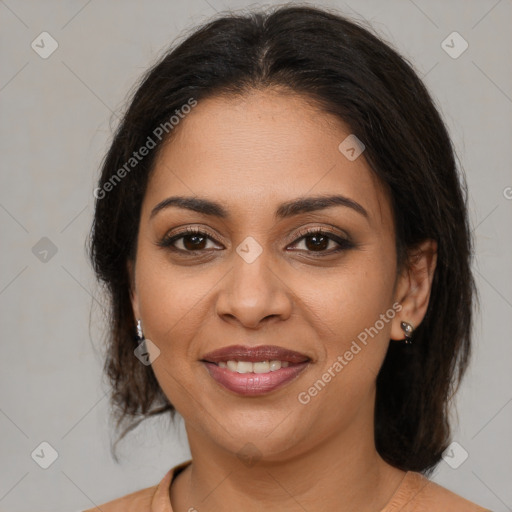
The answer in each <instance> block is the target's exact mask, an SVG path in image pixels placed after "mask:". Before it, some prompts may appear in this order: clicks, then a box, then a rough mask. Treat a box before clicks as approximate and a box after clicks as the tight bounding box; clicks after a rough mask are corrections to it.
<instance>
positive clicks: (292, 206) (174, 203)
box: [150, 195, 369, 219]
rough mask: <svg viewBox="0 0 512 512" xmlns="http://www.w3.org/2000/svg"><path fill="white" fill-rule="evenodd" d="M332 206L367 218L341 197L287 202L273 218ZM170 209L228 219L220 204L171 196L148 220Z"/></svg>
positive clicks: (360, 210)
mask: <svg viewBox="0 0 512 512" xmlns="http://www.w3.org/2000/svg"><path fill="white" fill-rule="evenodd" d="M333 206H345V207H347V208H351V209H352V210H354V211H356V212H357V213H359V214H361V215H362V216H363V217H365V218H366V219H368V218H369V215H368V212H367V211H366V210H365V209H364V208H363V206H361V205H360V204H359V203H357V202H356V201H354V200H353V199H350V198H348V197H345V196H342V195H328V196H312V197H300V198H298V199H294V200H292V201H287V202H285V203H282V204H280V205H279V207H278V208H277V210H276V212H275V214H274V217H275V218H276V219H285V218H288V217H293V216H294V215H298V214H300V213H308V212H314V211H318V210H323V209H325V208H331V207H333ZM170 207H176V208H183V209H187V210H192V211H194V212H197V213H201V214H203V215H211V216H214V217H219V218H221V219H228V218H229V216H230V215H229V212H228V211H227V210H226V209H225V208H224V207H223V206H222V205H221V204H220V203H217V202H215V201H212V200H210V199H204V198H198V197H183V196H173V197H168V198H167V199H164V200H163V201H161V202H160V203H158V204H157V205H156V206H155V207H154V208H153V209H152V210H151V214H150V218H152V217H154V216H155V215H156V214H157V213H159V212H161V211H162V210H165V209H167V208H170Z"/></svg>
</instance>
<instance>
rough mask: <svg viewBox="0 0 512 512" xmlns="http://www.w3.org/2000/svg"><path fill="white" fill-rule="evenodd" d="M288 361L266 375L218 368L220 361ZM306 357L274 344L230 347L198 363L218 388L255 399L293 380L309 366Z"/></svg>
mask: <svg viewBox="0 0 512 512" xmlns="http://www.w3.org/2000/svg"><path fill="white" fill-rule="evenodd" d="M230 360H236V361H249V362H252V363H254V362H258V361H272V360H279V361H288V363H289V365H288V366H287V367H285V368H280V369H279V370H276V371H271V372H268V373H237V372H233V371H231V370H229V369H228V368H221V367H220V366H218V365H217V363H219V362H221V361H230ZM310 361H311V360H310V358H309V357H308V356H306V355H305V354H301V353H299V352H296V351H294V350H289V349H285V348H282V347H278V346H275V345H260V346H259V347H245V346H243V345H231V346H229V347H224V348H221V349H218V350H214V351H213V352H209V353H208V354H206V355H204V356H203V358H202V360H201V362H202V363H203V365H204V366H205V367H206V369H207V370H208V373H209V375H210V376H211V377H212V378H213V379H214V380H215V381H217V383H219V384H220V385H221V386H222V387H224V388H225V389H228V390H230V391H232V392H234V393H236V394H238V395H242V396H259V395H264V394H266V393H270V392H271V391H274V390H275V389H278V388H281V387H283V386H285V385H286V384H288V383H290V382H291V381H292V380H295V378H296V377H298V375H299V374H300V373H301V372H302V371H303V370H305V369H306V367H307V366H308V365H309V362H310Z"/></svg>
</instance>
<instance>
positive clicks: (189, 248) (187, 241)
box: [158, 227, 213, 252]
mask: <svg viewBox="0 0 512 512" xmlns="http://www.w3.org/2000/svg"><path fill="white" fill-rule="evenodd" d="M208 240H210V241H212V240H213V237H212V236H211V235H210V234H209V233H206V232H205V231H201V230H200V229H198V228H192V227H188V228H187V229H185V230H183V231H181V233H177V234H175V235H171V236H169V235H166V236H165V237H164V238H163V239H162V240H161V241H160V242H158V245H159V246H160V247H166V248H169V249H172V250H175V251H181V252H194V251H203V250H206V249H212V247H207V241H208ZM176 242H180V243H181V247H177V246H176Z"/></svg>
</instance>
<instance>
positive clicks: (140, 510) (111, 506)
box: [84, 485, 158, 512]
mask: <svg viewBox="0 0 512 512" xmlns="http://www.w3.org/2000/svg"><path fill="white" fill-rule="evenodd" d="M157 489H158V486H157V485H154V486H152V487H147V488H146V489H141V490H139V491H135V492H132V493H130V494H127V495H126V496H123V497H121V498H117V499H114V500H112V501H109V502H107V503H104V504H102V505H98V506H96V507H94V508H90V509H87V510H84V512H99V511H100V510H101V512H150V511H151V504H152V501H153V497H154V496H155V493H156V491H157Z"/></svg>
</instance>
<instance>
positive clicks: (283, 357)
mask: <svg viewBox="0 0 512 512" xmlns="http://www.w3.org/2000/svg"><path fill="white" fill-rule="evenodd" d="M202 361H207V362H209V363H219V362H220V361H249V362H252V363H255V362H258V361H288V362H290V363H303V362H306V361H309V357H308V356H306V355H305V354H301V353H299V352H295V351H294V350H290V349H287V348H283V347H278V346H276V345H259V346H257V347H247V346H244V345H230V346H229V347H223V348H219V349H218V350H214V351H213V352H208V354H205V355H204V356H203V358H202Z"/></svg>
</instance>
